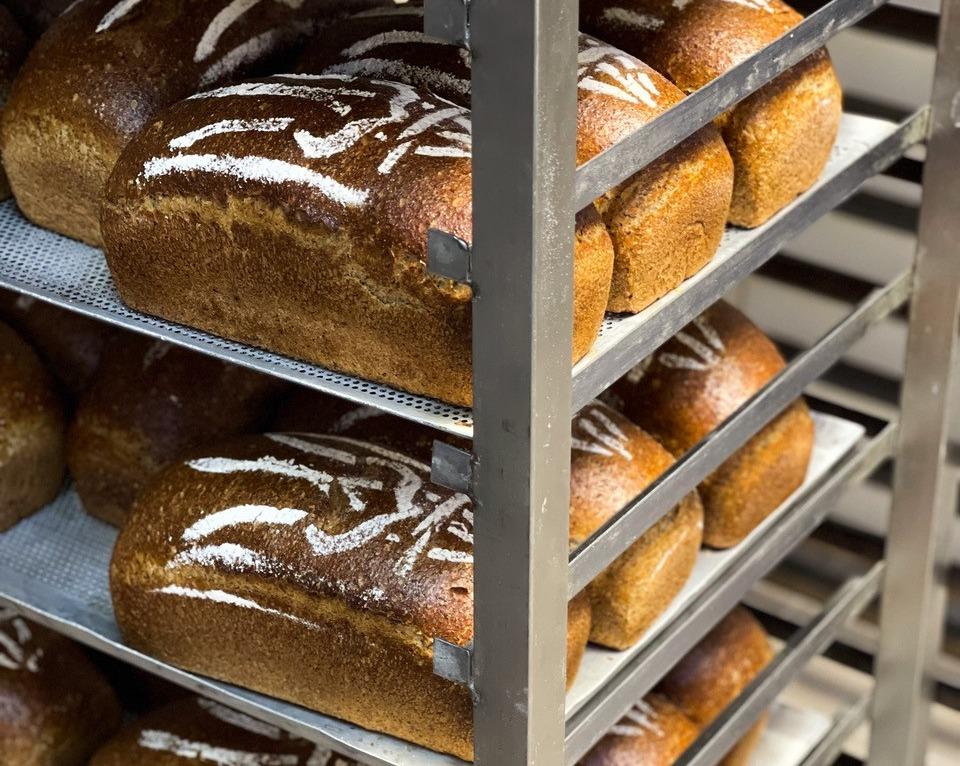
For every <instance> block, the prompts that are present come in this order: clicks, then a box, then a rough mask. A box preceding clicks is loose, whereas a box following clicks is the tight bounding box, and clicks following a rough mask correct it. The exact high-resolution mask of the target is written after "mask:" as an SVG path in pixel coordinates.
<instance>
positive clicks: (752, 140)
mask: <svg viewBox="0 0 960 766" xmlns="http://www.w3.org/2000/svg"><path fill="white" fill-rule="evenodd" d="M678 6H681V7H678ZM581 19H582V22H583V25H584V28H585V29H586V30H588V31H590V32H591V33H593V34H596V35H597V36H599V37H601V38H603V39H605V40H609V41H610V42H611V43H614V44H616V45H619V46H620V47H622V48H623V49H624V50H626V51H629V52H630V53H632V54H634V55H636V56H639V57H640V58H642V59H643V60H644V61H646V62H647V63H648V64H650V65H651V66H652V67H654V68H655V69H657V70H658V71H660V72H662V73H663V74H664V75H666V76H667V77H668V78H669V79H670V80H671V81H673V82H674V83H675V84H676V85H677V86H678V87H679V88H680V90H682V91H683V92H684V93H692V92H693V91H695V90H697V89H699V88H701V87H703V86H704V85H706V84H707V83H708V82H710V81H711V80H713V79H715V78H716V77H718V76H720V75H721V74H723V73H724V72H726V71H728V70H729V69H731V68H732V67H734V66H736V65H737V64H739V63H740V62H741V61H743V60H744V59H746V58H748V57H749V56H751V55H753V54H754V53H756V52H758V51H759V50H761V49H762V48H763V47H765V46H766V45H769V44H770V43H771V42H773V41H774V40H776V39H777V38H778V37H780V36H782V35H784V34H786V33H787V32H789V31H790V30H791V29H792V28H793V27H794V26H796V25H797V24H798V23H799V22H800V21H801V20H802V19H803V17H802V16H801V15H800V14H799V13H797V12H796V11H794V10H793V9H792V8H790V7H789V6H788V5H787V4H786V3H783V2H780V0H756V1H754V0H749V1H746V2H732V0H694V1H693V2H689V3H683V4H679V3H677V4H675V3H671V2H669V1H668V0H616V2H613V0H585V2H584V3H583V4H582V9H581ZM841 113H842V93H841V90H840V83H839V81H838V79H837V76H836V73H835V72H834V69H833V65H832V64H831V62H830V57H829V55H828V54H827V52H826V50H824V49H821V50H819V51H817V52H815V53H814V54H812V55H811V56H810V57H809V58H807V59H805V60H804V61H802V62H800V63H799V64H797V65H796V66H795V67H793V68H791V69H789V70H788V71H787V72H785V73H784V74H782V75H781V76H780V77H778V78H776V79H775V80H773V81H772V82H771V83H769V84H768V85H766V86H765V87H763V88H761V89H760V90H758V91H757V92H756V93H755V94H753V95H752V96H750V97H748V98H746V99H744V100H743V101H742V102H740V103H739V104H737V105H736V106H735V107H734V108H733V109H731V110H730V111H729V112H728V113H726V114H724V115H721V116H720V117H719V118H718V119H717V121H716V124H717V126H718V127H719V128H720V129H721V131H722V133H723V138H724V141H725V142H726V144H727V148H728V149H729V150H730V154H731V155H732V157H733V163H734V168H735V171H734V176H735V182H734V192H733V204H732V207H731V210H730V219H729V220H730V222H731V223H733V224H735V225H737V226H745V227H754V226H759V225H761V224H762V223H764V222H765V221H767V220H769V218H770V217H771V216H773V215H774V214H775V213H777V212H778V211H779V210H780V209H782V208H783V207H784V206H785V205H787V204H789V203H790V202H791V201H792V200H793V199H794V198H796V196H797V195H799V194H801V193H803V192H804V191H806V190H807V189H808V188H809V187H810V186H811V185H812V184H813V183H814V182H815V181H816V179H817V178H818V177H819V175H820V173H821V172H822V170H823V167H824V165H825V164H826V162H827V160H828V159H829V156H830V151H831V149H832V147H833V143H834V141H835V140H836V136H837V131H838V130H839V126H840V117H841Z"/></svg>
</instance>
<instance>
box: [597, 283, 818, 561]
mask: <svg viewBox="0 0 960 766" xmlns="http://www.w3.org/2000/svg"><path fill="white" fill-rule="evenodd" d="M783 367H784V360H783V357H782V356H781V355H780V352H779V351H778V350H777V347H776V346H775V345H774V344H773V342H772V341H771V340H770V339H769V338H767V336H766V335H764V334H763V333H762V332H761V331H760V329H759V328H757V327H756V325H754V324H753V323H752V322H751V321H750V320H749V319H747V318H746V317H745V316H744V315H743V314H741V313H740V312H739V311H737V310H736V309H735V308H733V306H731V305H729V304H728V303H725V302H723V301H720V302H719V303H717V304H715V305H714V306H713V307H711V308H710V309H709V310H707V311H706V312H705V313H704V314H703V315H701V316H700V317H699V318H697V319H695V320H694V321H693V322H692V323H691V324H690V325H688V326H687V327H686V328H685V329H684V330H683V331H682V332H680V333H678V334H677V335H676V336H675V337H674V338H673V339H672V340H670V341H668V342H667V343H666V344H665V345H664V346H662V347H661V348H660V349H659V350H658V351H657V352H656V353H655V354H653V355H652V356H650V357H648V358H647V359H646V360H645V361H644V362H643V363H641V364H640V365H639V366H638V367H636V368H634V369H633V370H632V371H631V372H630V373H628V374H627V375H626V376H625V377H624V378H622V379H621V380H620V381H618V382H617V383H616V384H615V385H614V386H613V388H612V390H611V393H612V396H611V398H610V401H611V402H613V403H614V404H615V405H616V406H617V407H618V408H621V409H622V410H623V412H624V413H625V414H626V415H627V417H629V418H630V419H631V420H633V421H634V422H636V423H639V424H640V426H641V427H643V428H644V429H646V430H647V431H649V432H650V433H651V434H652V435H653V436H654V438H656V439H657V440H658V441H660V442H661V443H662V444H663V445H664V446H666V448H667V449H668V450H670V451H671V452H672V453H673V454H675V455H677V456H680V455H682V454H683V453H685V452H686V451H687V450H689V449H690V448H691V447H693V446H694V445H695V444H697V443H698V442H699V441H700V440H701V439H703V438H704V437H705V436H706V435H707V434H709V433H710V432H711V431H713V429H714V428H716V427H717V426H718V425H720V423H722V422H723V421H724V420H726V418H727V417H729V416H730V415H731V414H733V413H734V412H735V411H736V409H737V408H738V407H739V406H740V405H741V404H743V403H744V402H745V401H746V400H747V399H749V398H750V397H751V396H753V395H754V394H755V393H756V392H757V391H759V390H760V389H761V388H763V386H764V385H765V384H766V383H767V382H768V381H769V380H770V379H771V378H773V377H774V376H775V375H776V374H777V373H779V372H780V371H781V370H782V369H783ZM813 436H814V433H813V420H812V419H811V417H810V412H809V410H808V409H807V406H806V404H805V403H804V402H803V400H798V401H797V402H795V403H794V404H793V405H791V406H790V407H789V408H787V409H786V410H785V411H784V412H783V413H781V414H780V415H779V416H778V417H777V418H776V419H774V420H773V421H772V422H771V423H769V424H768V425H767V426H766V427H765V428H763V429H762V430H761V431H760V432H759V433H758V434H757V435H756V436H754V437H753V438H752V439H751V440H750V441H749V442H747V444H745V445H744V446H743V447H742V448H741V449H740V450H738V451H737V452H735V453H734V454H733V456H731V457H730V458H728V459H727V461H726V462H725V463H723V465H721V466H720V467H719V468H718V469H717V470H716V471H714V472H713V473H712V474H711V475H710V476H709V477H708V478H707V479H706V480H705V481H704V482H703V483H702V484H701V485H700V496H701V497H702V499H703V507H704V511H705V514H706V516H705V526H704V536H703V539H704V543H706V544H707V545H709V546H712V547H715V548H728V547H730V546H733V545H736V544H737V543H738V542H740V541H741V540H742V539H743V538H744V537H746V536H747V535H748V534H749V533H750V532H751V531H752V530H753V529H754V528H755V527H756V526H757V524H759V523H760V522H761V521H763V520H764V519H765V518H766V517H767V516H769V515H770V514H771V513H772V512H773V511H775V510H776V509H777V507H778V506H779V505H780V504H781V503H782V502H783V501H784V500H786V498H787V497H789V495H790V494H791V493H792V492H793V491H794V490H795V489H797V487H799V486H800V485H801V484H802V483H803V480H804V478H805V477H806V473H807V466H808V465H809V462H810V454H811V452H812V450H813Z"/></svg>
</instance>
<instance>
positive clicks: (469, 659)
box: [433, 638, 473, 688]
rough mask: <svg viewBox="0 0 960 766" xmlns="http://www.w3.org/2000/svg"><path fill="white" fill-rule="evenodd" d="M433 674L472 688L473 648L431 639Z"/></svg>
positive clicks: (440, 639) (439, 639)
mask: <svg viewBox="0 0 960 766" xmlns="http://www.w3.org/2000/svg"><path fill="white" fill-rule="evenodd" d="M433 673H434V675H437V676H440V678H445V679H446V680H447V681H453V683H456V684H461V685H463V686H468V687H470V688H473V647H472V646H460V645H459V644H451V643H450V642H449V641H444V640H443V639H442V638H435V639H433Z"/></svg>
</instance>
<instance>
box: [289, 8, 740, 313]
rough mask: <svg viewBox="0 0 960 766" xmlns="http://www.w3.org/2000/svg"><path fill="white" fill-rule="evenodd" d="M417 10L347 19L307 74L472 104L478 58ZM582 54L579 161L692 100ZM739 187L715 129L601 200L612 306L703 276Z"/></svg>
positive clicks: (648, 299) (313, 56)
mask: <svg viewBox="0 0 960 766" xmlns="http://www.w3.org/2000/svg"><path fill="white" fill-rule="evenodd" d="M408 11H409V12H408ZM415 11H416V9H413V8H410V9H405V10H404V12H402V13H399V14H398V13H397V12H396V11H395V9H384V10H383V11H382V12H380V13H377V12H376V11H370V12H365V13H362V14H359V15H357V16H354V17H351V18H348V19H345V20H343V21H341V22H338V23H337V24H335V25H333V27H332V28H331V29H329V30H325V31H324V34H323V35H322V36H321V37H320V38H319V39H318V40H317V41H316V43H315V44H314V45H311V46H310V47H309V49H308V50H307V52H306V53H305V55H304V57H303V59H302V60H301V62H300V71H303V72H311V73H314V74H339V75H362V76H366V77H387V78H389V79H397V80H401V81H403V82H406V83H408V84H411V85H418V86H421V87H425V88H429V89H430V90H432V91H433V92H435V93H437V94H438V95H440V96H442V97H443V98H446V99H448V100H450V101H453V102H454V103H456V104H460V105H462V106H469V105H470V56H469V53H468V52H467V51H466V50H463V49H461V48H458V47H456V46H453V45H446V44H443V43H441V42H440V41H438V40H436V39H434V38H430V37H427V36H426V35H424V34H423V32H422V31H421V30H422V28H423V19H422V17H421V16H420V15H417V14H416V13H415ZM579 55H580V87H579V90H578V94H579V99H578V128H579V129H578V140H577V162H578V163H584V162H586V161H588V160H590V159H592V158H593V157H595V156H596V155H597V154H599V153H601V152H602V151H604V150H605V149H607V148H609V147H610V146H612V145H613V144H615V143H617V142H618V141H620V140H621V139H622V138H623V137H625V136H627V135H629V134H630V133H632V132H634V131H636V130H637V129H639V128H640V127H642V126H643V125H646V124H647V123H648V122H650V121H651V120H652V119H654V118H655V117H656V116H658V115H659V114H661V113H663V112H664V111H666V110H667V109H669V108H670V107H671V106H673V105H674V104H676V103H677V102H678V101H680V100H681V99H682V98H683V94H682V92H681V91H680V90H678V89H677V88H676V87H675V86H673V85H672V84H671V83H670V82H669V81H668V80H666V79H665V78H664V77H662V76H661V75H660V74H658V73H657V72H655V71H653V70H652V69H650V68H649V67H647V66H646V65H645V64H644V63H643V62H641V61H638V60H636V59H634V58H632V57H631V56H628V55H627V54H626V53H624V52H623V51H621V50H616V49H613V48H611V47H610V46H607V45H604V44H602V43H600V42H599V41H597V40H594V39H592V38H590V37H588V36H586V35H581V38H580V54H579ZM732 191H733V164H732V162H731V160H730V156H729V154H728V152H727V151H726V149H725V148H724V146H723V142H722V141H721V140H720V136H719V133H718V132H717V131H716V130H715V129H714V128H713V127H712V126H711V127H708V128H705V129H704V130H702V131H700V132H698V133H697V134H696V135H695V136H694V137H692V138H691V139H689V140H687V141H685V142H684V143H683V144H681V145H680V146H679V147H678V148H677V149H675V150H673V151H672V152H670V153H669V154H668V155H667V156H665V157H663V158H661V159H660V160H659V161H658V162H656V163H654V164H652V165H650V166H648V167H647V168H645V169H644V170H643V171H641V172H639V173H637V174H636V175H635V176H633V177H632V178H630V179H629V180H627V181H626V182H624V183H623V184H621V186H620V187H619V188H618V189H616V190H614V191H612V192H611V193H610V194H607V195H605V196H604V197H603V198H602V199H600V200H598V201H597V204H598V207H599V209H600V212H601V214H602V216H603V219H604V223H605V225H606V227H607V230H608V231H609V232H610V235H611V237H612V240H613V246H614V250H615V252H616V259H615V262H614V270H613V284H612V288H611V292H610V301H609V304H608V309H609V310H610V311H618V312H622V311H639V310H640V309H642V308H644V307H646V306H647V305H649V304H650V303H652V302H653V301H654V300H656V299H657V298H659V297H660V296H662V295H664V294H665V293H666V292H668V291H670V290H672V289H673V288H674V287H676V286H677V285H679V284H680V283H681V282H682V281H683V280H684V279H686V278H687V277H689V276H691V275H693V274H695V273H696V272H697V271H699V270H700V269H701V268H702V267H703V266H704V265H705V264H706V263H707V262H708V261H709V260H710V259H711V258H712V257H713V254H714V253H715V252H716V249H717V246H718V245H719V243H720V237H721V236H722V234H723V229H724V223H725V221H726V217H727V212H728V210H729V206H730V197H731V194H732Z"/></svg>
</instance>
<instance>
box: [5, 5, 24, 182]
mask: <svg viewBox="0 0 960 766" xmlns="http://www.w3.org/2000/svg"><path fill="white" fill-rule="evenodd" d="M27 48H28V42H27V37H26V35H24V33H23V30H22V29H21V28H20V26H19V25H18V24H17V22H16V20H15V19H14V17H13V16H12V15H11V14H10V11H8V10H7V9H6V8H5V7H4V6H2V5H0V115H2V113H3V110H4V109H5V108H6V104H7V99H8V98H9V96H10V88H11V87H12V86H13V78H14V77H16V76H17V71H18V70H19V69H20V64H22V63H23V60H24V59H25V58H26V56H27ZM9 196H10V183H9V182H8V181H7V174H6V173H5V172H4V170H3V168H2V167H0V200H5V199H6V198H7V197H9Z"/></svg>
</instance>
